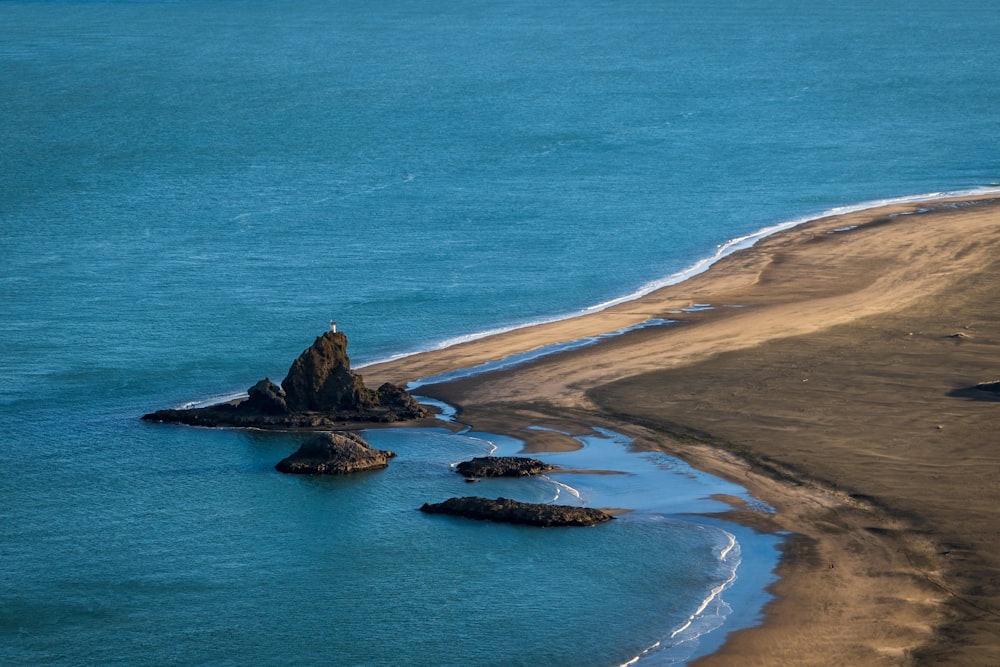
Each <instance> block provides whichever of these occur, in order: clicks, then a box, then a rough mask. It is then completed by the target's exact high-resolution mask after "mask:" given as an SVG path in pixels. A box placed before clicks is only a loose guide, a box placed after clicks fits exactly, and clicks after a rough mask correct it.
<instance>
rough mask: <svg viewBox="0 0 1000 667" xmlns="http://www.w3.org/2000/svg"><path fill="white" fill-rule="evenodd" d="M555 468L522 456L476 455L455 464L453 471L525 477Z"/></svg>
mask: <svg viewBox="0 0 1000 667" xmlns="http://www.w3.org/2000/svg"><path fill="white" fill-rule="evenodd" d="M555 469H556V467H555V466H554V465H550V464H548V463H545V462H544V461H539V460H538V459H529V458H526V457H523V456H478V457H476V458H474V459H472V460H471V461H462V462H461V463H459V464H458V465H457V466H455V471H456V472H458V473H459V474H460V475H463V476H465V477H525V476H527V475H537V474H539V473H543V472H549V471H551V470H555Z"/></svg>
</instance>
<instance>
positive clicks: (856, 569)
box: [365, 198, 1000, 665]
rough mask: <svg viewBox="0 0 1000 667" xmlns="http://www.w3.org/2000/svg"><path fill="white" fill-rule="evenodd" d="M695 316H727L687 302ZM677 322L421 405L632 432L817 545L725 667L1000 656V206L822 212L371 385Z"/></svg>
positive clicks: (741, 636) (985, 660)
mask: <svg viewBox="0 0 1000 667" xmlns="http://www.w3.org/2000/svg"><path fill="white" fill-rule="evenodd" d="M918 210H919V211H921V212H917V211H918ZM901 213H902V214H903V215H900V214H901ZM854 225H857V227H856V228H854V229H850V230H847V231H836V230H841V229H843V228H844V227H848V226H854ZM691 303H709V304H712V305H713V306H714V309H713V310H709V311H702V312H695V313H684V314H676V313H673V312H672V311H674V310H676V309H677V308H678V307H682V306H685V305H689V304H691ZM656 317H671V318H677V319H680V320H682V323H681V324H679V325H675V326H671V327H659V328H651V329H643V330H640V331H636V332H633V333H630V334H627V335H623V336H620V337H618V338H614V339H611V340H609V341H606V342H603V343H601V344H599V345H596V346H594V347H591V348H586V349H583V350H577V351H573V352H566V353H562V354H559V355H554V356H551V357H547V358H544V359H542V360H540V361H538V362H535V363H533V364H530V365H526V366H523V367H518V368H517V369H515V370H512V371H504V372H497V373H491V374H487V375H481V376H476V377H473V378H468V379H465V380H460V381H455V382H451V383H448V384H443V385H436V386H434V387H428V388H424V389H422V390H421V393H425V394H430V395H433V396H437V397H440V398H442V399H444V400H448V401H450V402H453V403H455V404H457V405H459V406H460V407H461V409H462V413H461V414H462V417H463V420H464V421H468V422H471V423H473V424H474V425H475V426H476V427H477V428H479V429H482V430H493V431H500V432H505V433H511V434H513V435H517V436H519V437H522V438H525V439H526V440H527V441H528V442H529V445H530V446H534V447H542V448H554V447H559V446H565V445H567V441H568V440H569V439H568V438H563V437H560V436H559V435H558V434H552V433H546V434H544V438H545V440H544V441H541V440H539V438H540V437H542V436H541V435H540V434H539V432H537V431H525V430H523V429H524V427H526V426H529V425H532V424H543V425H548V426H554V427H557V428H561V429H563V430H566V431H569V432H574V433H575V432H582V431H585V430H586V429H587V428H588V427H590V426H594V425H609V426H612V427H614V428H617V429H618V430H620V431H623V432H625V433H627V434H629V435H632V436H633V437H635V438H636V441H637V444H638V445H639V446H645V447H659V448H664V449H666V450H668V451H672V452H674V453H677V454H679V455H681V456H683V457H685V458H687V459H688V460H690V461H691V462H692V463H694V464H695V465H698V466H699V467H702V468H703V469H706V470H709V471H712V472H716V473H718V474H722V475H724V476H728V477H731V478H736V479H737V481H740V482H741V483H743V484H744V485H745V486H747V487H748V488H749V489H750V490H751V491H752V492H753V493H755V495H757V496H758V497H760V498H762V499H763V500H766V501H768V502H770V503H771V504H773V505H774V506H775V507H777V509H778V514H777V516H776V517H775V518H774V519H773V520H772V521H771V522H770V523H769V526H768V527H769V528H772V529H773V528H783V529H787V530H793V531H795V532H796V533H797V534H798V536H799V537H797V538H796V539H793V540H792V541H790V543H789V547H788V549H787V553H786V555H787V557H786V558H785V559H784V560H783V564H782V567H781V574H782V579H781V580H780V581H779V583H778V584H777V585H776V586H775V588H774V592H775V593H776V594H777V595H778V598H777V600H776V601H775V602H774V603H772V604H771V605H770V606H769V608H768V617H767V622H766V623H765V624H764V626H763V627H761V628H757V629H751V630H747V631H743V632H740V633H737V634H736V635H734V636H733V637H731V639H730V641H728V642H727V645H726V646H725V647H724V649H723V650H722V651H721V652H719V653H718V654H716V655H714V656H712V657H710V658H708V659H706V660H705V661H704V662H705V664H741V665H773V664H815V665H834V664H853V665H860V664H865V665H879V664H912V663H919V664H969V665H979V664H982V665H989V664H1000V615H998V613H1000V577H998V574H1000V519H998V518H997V516H996V513H995V512H994V511H993V508H994V505H995V504H996V502H997V500H998V499H1000V484H998V483H997V481H998V480H997V477H998V476H1000V400H995V399H993V397H991V396H990V395H988V394H982V393H981V392H961V391H958V392H957V393H956V390H961V389H962V388H964V387H968V386H970V385H974V384H976V383H978V382H982V381H985V380H992V379H997V378H1000V201H998V200H995V199H993V200H983V201H971V198H966V199H965V200H950V201H939V202H934V203H925V204H922V205H899V206H892V207H886V208H883V209H880V210H876V211H868V212H861V213H855V214H850V215H847V216H841V217H839V218H830V219H824V220H820V221H817V222H815V223H811V224H809V225H805V226H802V227H798V228H796V229H793V230H790V231H788V232H784V233H781V234H778V235H775V236H773V237H769V238H767V239H765V240H763V241H761V242H760V243H758V245H757V246H756V247H755V248H753V249H751V250H749V251H744V252H741V253H737V254H735V255H733V256H731V257H729V258H727V259H725V260H723V261H721V262H719V263H718V264H716V265H715V266H714V267H712V269H711V270H710V271H708V272H707V273H705V274H702V275H700V276H697V277H695V278H693V279H690V280H688V281H686V282H684V283H682V284H680V285H677V286H674V287H669V288H666V289H664V290H660V291H659V292H657V293H654V294H651V295H649V296H647V297H645V298H643V299H641V300H639V301H636V302H632V303H629V304H624V305H623V306H620V307H618V308H615V309H610V310H608V311H605V312H603V313H598V314H595V315H591V316H587V317H581V318H576V319H574V320H569V321H566V322H559V323H554V324H550V325H544V326H540V327H534V328H531V329H526V330H522V331H518V332H512V333H511V334H505V335H502V336H497V337H493V338H490V339H485V340H482V341H476V342H474V343H470V344H468V345H464V346H459V347H457V348H450V349H448V350H441V351H437V352H432V353H427V354H423V355H418V356H415V357H410V358H407V359H402V360H398V361H397V362H394V363H392V364H388V365H383V366H376V367H369V368H368V369H366V370H365V375H366V377H367V376H369V375H374V376H376V377H377V378H378V379H379V381H381V380H391V381H396V382H400V381H404V380H409V379H415V378H417V377H422V376H426V375H429V374H432V373H437V372H441V371H444V370H449V369H452V368H458V367H462V366H467V365H471V364H474V363H479V362H481V361H484V360H488V359H496V358H501V357H503V356H506V355H508V354H513V353H516V352H520V351H524V350H528V349H532V348H534V347H537V346H539V345H543V344H547V343H551V342H557V341H563V340H572V339H576V338H581V337H583V336H586V335H593V334H596V333H601V332H606V331H612V330H615V329H618V328H621V327H623V326H627V325H628V324H634V323H637V322H641V321H643V320H645V319H648V318H656ZM570 442H571V441H570ZM733 453H736V454H738V456H734V455H733ZM736 514H738V513H736ZM744 518H745V519H746V520H747V521H758V522H760V521H761V517H753V516H748V517H744Z"/></svg>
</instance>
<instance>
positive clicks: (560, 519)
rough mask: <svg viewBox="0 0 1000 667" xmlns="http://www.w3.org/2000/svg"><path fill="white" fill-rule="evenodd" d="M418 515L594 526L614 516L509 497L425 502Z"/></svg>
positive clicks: (538, 524)
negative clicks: (526, 501)
mask: <svg viewBox="0 0 1000 667" xmlns="http://www.w3.org/2000/svg"><path fill="white" fill-rule="evenodd" d="M420 511H421V512H427V513H428V514H448V515H451V516H460V517H465V518H468V519H480V520H485V521H498V522H502V523H515V524H521V525H527V526H543V527H552V526H594V525H596V524H599V523H604V522H605V521H610V520H611V519H612V518H613V517H612V516H611V515H610V514H608V513H607V512H605V511H603V510H599V509H593V508H589V507H572V506H569V505H546V504H543V503H524V502H520V501H517V500H510V499H508V498H497V499H496V500H490V499H488V498H478V497H475V496H467V497H465V498H449V499H448V500H446V501H444V502H443V503H434V504H431V503H425V504H424V506H423V507H421V508H420Z"/></svg>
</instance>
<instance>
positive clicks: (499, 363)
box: [406, 318, 674, 391]
mask: <svg viewBox="0 0 1000 667" xmlns="http://www.w3.org/2000/svg"><path fill="white" fill-rule="evenodd" d="M673 322H674V320H665V319H661V318H653V319H649V320H646V321H645V322H640V323H639V324H633V325H631V326H627V327H623V328H621V329H616V330H615V331H609V332H607V333H603V334H599V335H597V336H587V337H585V338H578V339H576V340H571V341H567V342H565V343H553V344H552V345H542V346H540V347H536V348H534V349H533V350H528V351H527V352H519V353H518V354H512V355H509V356H506V357H504V358H502V359H497V360H496V361H487V362H484V363H481V364H477V365H476V366H469V367H467V368H459V369H456V370H454V371H448V372H447V373H440V374H438V375H431V376H428V377H425V378H420V379H418V380H414V381H413V382H410V383H409V384H407V385H406V388H407V389H408V390H410V391H412V390H413V389H416V388H418V387H422V386H423V385H426V384H436V383H438V382H448V381H452V380H458V379H459V378H465V377H470V376H473V375H480V374H482V373H488V372H490V371H498V370H503V369H506V368H512V367H514V366H519V365H520V364H524V363H527V362H529V361H535V360H536V359H540V358H542V357H547V356H549V355H552V354H556V353H557V352H566V351H568V350H576V349H579V348H582V347H588V346H590V345H594V344H596V343H597V342H599V341H601V340H604V339H607V338H614V337H615V336H621V335H622V334H626V333H628V332H630V331H636V330H638V329H645V328H648V327H658V326H664V325H667V324H672V323H673Z"/></svg>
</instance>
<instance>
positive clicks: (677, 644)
mask: <svg viewBox="0 0 1000 667" xmlns="http://www.w3.org/2000/svg"><path fill="white" fill-rule="evenodd" d="M723 533H724V534H725V536H726V543H725V544H724V545H722V546H721V547H720V549H719V553H718V554H717V557H718V559H719V564H720V565H721V566H722V568H723V574H724V579H723V581H722V582H721V583H719V584H717V585H715V586H713V587H712V588H711V589H709V591H708V594H707V595H706V596H705V598H704V599H703V600H702V601H701V602H700V603H699V605H698V607H697V608H696V609H695V611H694V613H692V614H691V615H690V616H688V618H687V619H685V621H684V622H683V623H681V624H680V625H679V626H678V627H677V628H675V629H674V630H673V631H671V633H670V635H669V636H668V637H667V638H666V639H664V640H662V641H658V642H656V643H655V644H653V645H651V646H649V647H647V648H646V649H644V650H643V651H642V652H641V653H639V654H638V655H636V656H635V657H634V658H632V659H631V660H629V661H627V662H625V663H622V665H621V667H627V666H630V665H635V664H637V663H642V664H646V663H654V664H657V665H676V664H682V663H685V662H687V661H688V660H689V659H690V658H691V656H692V654H693V653H694V651H695V650H696V649H697V648H698V639H699V638H700V637H702V636H703V635H706V634H708V633H709V632H711V631H713V630H715V629H717V628H719V627H721V626H722V625H724V624H725V622H726V618H727V617H728V616H729V614H730V613H731V612H732V607H730V606H729V604H728V603H727V602H726V601H725V600H724V599H723V598H722V593H723V591H725V590H726V589H727V588H729V587H730V586H731V585H732V584H733V582H735V581H736V572H737V570H738V569H739V566H740V563H742V562H743V559H742V558H741V555H740V544H739V542H738V541H737V539H736V536H735V535H733V534H732V533H729V532H726V531H723Z"/></svg>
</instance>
